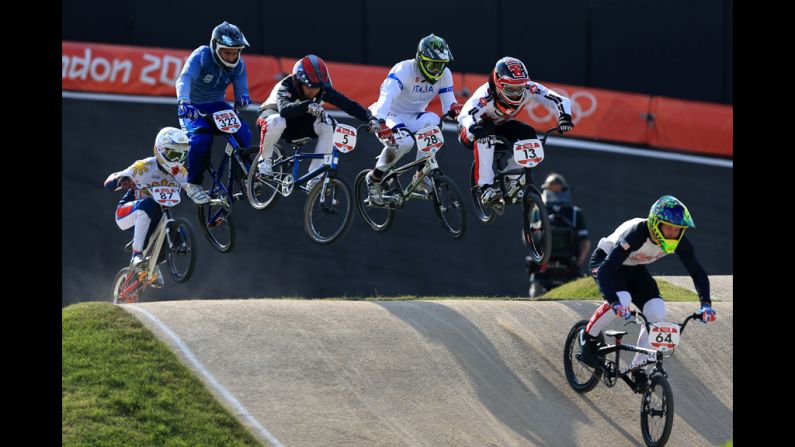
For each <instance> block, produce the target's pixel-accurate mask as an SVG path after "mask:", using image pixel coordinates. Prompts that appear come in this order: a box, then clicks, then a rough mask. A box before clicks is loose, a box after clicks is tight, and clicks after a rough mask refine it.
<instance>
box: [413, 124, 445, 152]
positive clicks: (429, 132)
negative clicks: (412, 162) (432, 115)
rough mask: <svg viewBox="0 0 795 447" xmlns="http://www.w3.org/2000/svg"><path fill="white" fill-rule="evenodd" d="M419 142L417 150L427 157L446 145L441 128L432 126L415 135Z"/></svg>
mask: <svg viewBox="0 0 795 447" xmlns="http://www.w3.org/2000/svg"><path fill="white" fill-rule="evenodd" d="M414 139H416V140H417V150H418V151H420V152H424V153H425V155H431V154H435V153H436V152H437V151H438V150H439V149H441V148H442V145H443V144H444V137H443V136H442V131H441V130H439V126H430V127H426V128H424V129H421V130H420V131H419V132H417V133H415V134H414Z"/></svg>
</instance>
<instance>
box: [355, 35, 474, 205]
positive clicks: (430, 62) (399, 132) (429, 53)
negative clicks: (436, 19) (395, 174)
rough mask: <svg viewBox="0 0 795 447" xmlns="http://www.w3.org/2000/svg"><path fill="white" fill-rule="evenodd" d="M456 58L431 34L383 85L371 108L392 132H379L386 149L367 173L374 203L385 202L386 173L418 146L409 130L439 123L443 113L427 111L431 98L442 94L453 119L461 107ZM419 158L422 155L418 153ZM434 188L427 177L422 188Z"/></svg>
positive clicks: (415, 130) (395, 68)
mask: <svg viewBox="0 0 795 447" xmlns="http://www.w3.org/2000/svg"><path fill="white" fill-rule="evenodd" d="M452 61H453V55H452V53H451V52H450V48H449V47H448V46H447V42H445V40H444V39H442V38H441V37H437V36H435V35H433V34H431V35H429V36H426V37H424V38H423V39H422V40H420V43H419V45H418V47H417V54H416V56H415V58H414V59H408V60H405V61H402V62H398V63H397V64H395V66H394V67H392V69H391V70H390V71H389V74H388V75H387V77H386V79H384V82H383V83H382V84H381V93H380V96H379V98H378V101H377V102H376V103H374V104H373V105H371V106H370V110H371V111H372V112H373V115H374V116H375V117H376V118H378V119H379V120H383V121H384V122H386V128H387V129H388V130H391V133H392V134H391V135H390V134H389V132H387V133H385V134H382V133H379V138H381V139H382V141H384V149H383V150H382V151H381V156H380V157H379V158H378V161H377V162H376V164H375V169H373V170H372V172H370V173H369V174H368V175H367V186H368V192H369V194H370V199H371V200H372V201H373V202H374V203H377V204H383V203H384V197H383V196H382V194H383V187H382V185H381V180H382V178H383V176H384V173H385V172H386V171H388V170H389V168H391V167H392V166H393V165H394V164H395V163H397V161H398V160H399V159H400V158H401V157H403V156H404V155H406V154H407V153H408V152H409V151H411V148H412V147H414V139H413V138H412V137H411V135H410V134H409V133H408V132H406V131H410V132H412V133H413V132H417V131H418V130H421V129H423V128H425V127H428V126H431V125H439V122H440V120H439V116H438V115H436V114H435V113H433V112H426V111H425V109H426V108H427V107H428V104H429V103H430V102H431V100H432V99H433V98H434V97H435V96H436V95H439V98H440V100H441V102H442V113H443V114H445V115H448V116H450V117H452V118H455V117H456V115H457V114H458V112H459V111H460V110H461V105H460V104H458V102H457V101H456V98H455V94H454V93H453V75H452V73H451V72H450V69H449V68H447V64H448V63H450V62H452ZM384 136H387V137H388V138H384ZM419 158H422V155H421V154H420V153H419V152H418V153H417V159H419ZM431 189H432V186H431V180H430V179H429V178H427V177H426V178H425V180H424V182H423V183H421V184H420V185H419V187H418V190H420V191H421V192H424V193H426V194H427V193H429V192H430V191H431Z"/></svg>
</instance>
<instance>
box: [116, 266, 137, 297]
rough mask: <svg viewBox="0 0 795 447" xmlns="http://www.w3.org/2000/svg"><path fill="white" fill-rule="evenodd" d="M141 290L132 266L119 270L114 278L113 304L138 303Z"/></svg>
mask: <svg viewBox="0 0 795 447" xmlns="http://www.w3.org/2000/svg"><path fill="white" fill-rule="evenodd" d="M141 292H142V290H141V287H140V283H139V282H138V278H136V277H135V271H134V270H133V269H131V268H130V267H124V268H123V269H121V270H119V273H117V274H116V278H115V279H114V280H113V304H122V303H137V302H138V298H140V295H141Z"/></svg>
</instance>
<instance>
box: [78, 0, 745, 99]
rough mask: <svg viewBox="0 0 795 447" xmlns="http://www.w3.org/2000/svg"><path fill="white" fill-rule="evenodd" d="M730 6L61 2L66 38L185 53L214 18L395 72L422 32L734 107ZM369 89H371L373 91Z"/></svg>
mask: <svg viewBox="0 0 795 447" xmlns="http://www.w3.org/2000/svg"><path fill="white" fill-rule="evenodd" d="M732 2H733V0H699V1H696V2H693V1H688V0H667V1H656V0H598V1H597V0H569V1H564V2H518V1H509V0H495V1H491V2H483V1H475V0H439V1H436V2H433V3H430V4H429V3H419V4H416V5H410V6H409V5H405V6H401V7H400V8H398V7H396V5H395V3H394V2H373V1H366V0H338V1H334V2H328V1H323V0H305V1H300V2H289V1H279V2H256V1H252V0H228V1H224V2H216V1H208V0H192V1H182V0H180V1H165V2H164V1H155V0H118V1H115V2H107V1H100V0H67V1H65V2H64V3H62V7H63V38H64V39H65V40H75V41H89V42H104V43H116V44H126V45H142V46H157V47H166V48H184V49H191V50H192V49H194V48H196V47H197V46H199V45H201V44H206V43H207V42H208V41H209V39H210V34H211V31H212V29H213V27H214V26H215V25H217V24H218V23H220V22H221V21H223V20H228V21H230V22H231V23H234V24H236V25H238V26H240V28H241V29H242V30H243V32H244V33H245V35H246V38H247V39H248V41H249V43H251V45H252V48H251V50H250V52H252V53H255V54H271V55H277V56H290V57H301V56H304V55H306V54H308V53H315V54H318V55H320V56H321V57H324V58H326V59H328V60H334V61H342V62H354V63H365V64H375V65H385V66H392V65H393V64H395V63H396V62H398V61H400V60H403V59H407V58H410V57H413V56H414V53H415V51H416V46H417V42H418V41H419V39H421V38H422V37H424V36H426V35H428V34H429V33H431V32H432V33H434V34H437V35H439V36H442V37H444V38H445V39H446V40H447V41H448V43H449V44H450V46H451V50H452V52H453V55H454V56H455V62H454V64H453V65H451V68H452V69H453V70H455V71H459V72H472V73H486V72H488V71H489V70H491V68H492V67H493V65H494V62H495V61H496V60H497V59H499V58H500V57H502V56H506V55H510V56H514V57H518V58H520V59H522V60H523V61H524V62H525V64H526V65H527V67H528V69H529V70H530V73H531V75H532V76H533V77H534V78H535V79H538V80H539V81H545V82H559V83H568V84H574V85H582V86H592V87H599V88H606V89H613V90H620V91H628V92H636V93H646V94H652V95H661V96H670V97H675V98H684V99H693V100H701V101H710V102H723V103H732V101H733V97H732V88H733V85H732V82H733V78H732V63H733V61H732V49H733V43H732V40H733V37H732V36H733V29H732ZM376 87H377V86H376Z"/></svg>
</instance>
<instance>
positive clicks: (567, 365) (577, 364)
mask: <svg viewBox="0 0 795 447" xmlns="http://www.w3.org/2000/svg"><path fill="white" fill-rule="evenodd" d="M587 326H588V320H580V321H578V322H577V323H575V324H574V326H572V328H571V330H570V331H569V335H567V336H566V345H565V346H564V347H563V370H564V371H565V373H566V381H568V382H569V385H570V386H571V387H572V388H573V389H574V391H576V392H578V393H587V392H588V391H591V390H592V389H594V387H595V386H596V385H598V384H599V378H600V377H602V370H601V368H592V367H590V366H588V365H586V364H585V363H583V362H581V361H580V360H578V359H577V353H579V352H580V332H581V331H584V330H585V328H586V327H587ZM604 341H605V339H604V336H603V335H602V334H601V333H600V334H599V343H600V344H604Z"/></svg>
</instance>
